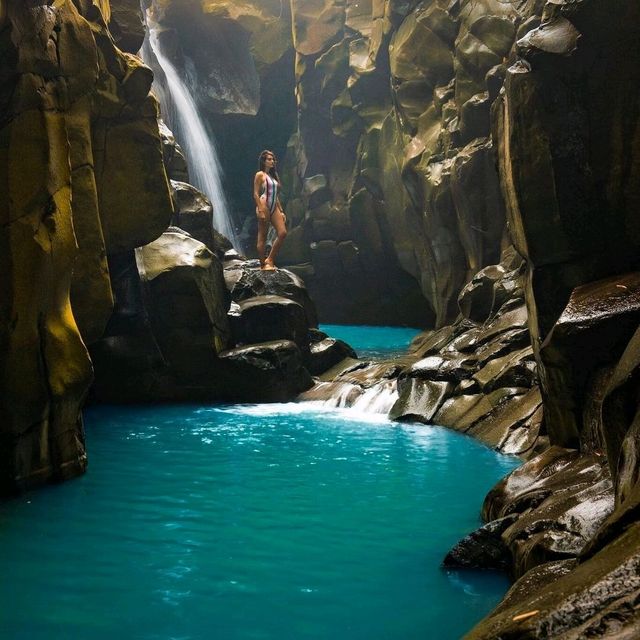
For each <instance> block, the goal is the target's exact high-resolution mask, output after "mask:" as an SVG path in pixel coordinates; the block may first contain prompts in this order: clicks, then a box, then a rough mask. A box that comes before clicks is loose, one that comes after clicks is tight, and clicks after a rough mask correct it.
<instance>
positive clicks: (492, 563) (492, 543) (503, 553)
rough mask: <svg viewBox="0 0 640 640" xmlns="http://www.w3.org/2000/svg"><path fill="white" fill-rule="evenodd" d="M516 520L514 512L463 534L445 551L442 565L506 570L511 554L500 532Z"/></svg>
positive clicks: (459, 567) (457, 567) (458, 567)
mask: <svg viewBox="0 0 640 640" xmlns="http://www.w3.org/2000/svg"><path fill="white" fill-rule="evenodd" d="M516 520H517V516H516V515H515V514H513V515H510V516H505V517H504V518H499V519H498V520H492V521H491V522H488V523H487V524H485V525H484V526H482V527H480V528H479V529H476V530H475V531H474V532H473V533H470V534H469V535H468V536H465V537H464V538H463V539H462V540H460V542H458V543H457V544H456V545H455V546H454V547H453V548H452V549H451V551H449V553H447V555H446V556H445V558H444V560H443V561H442V565H443V566H444V567H447V568H456V569H499V570H502V571H507V570H508V569H509V567H510V563H511V554H510V553H509V549H508V547H507V545H506V544H505V543H504V541H503V540H502V533H503V532H504V531H505V529H507V528H508V527H509V526H510V525H512V524H513V523H514V522H515V521H516Z"/></svg>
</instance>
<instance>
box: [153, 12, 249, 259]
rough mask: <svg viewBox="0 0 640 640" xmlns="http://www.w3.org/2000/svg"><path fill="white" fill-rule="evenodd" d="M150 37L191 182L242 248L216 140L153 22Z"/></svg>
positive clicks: (159, 86) (216, 222)
mask: <svg viewBox="0 0 640 640" xmlns="http://www.w3.org/2000/svg"><path fill="white" fill-rule="evenodd" d="M148 34H149V37H148V47H149V48H150V50H151V52H152V54H153V56H155V59H156V60H157V62H158V64H159V65H160V67H161V69H162V71H163V74H164V81H165V83H163V82H162V79H161V78H159V77H158V76H157V75H156V78H155V80H154V88H155V91H156V94H157V96H158V99H159V100H160V107H161V111H162V116H163V118H164V119H165V120H166V122H167V125H168V126H169V128H170V129H171V130H172V131H173V134H174V135H175V137H176V140H177V141H178V142H179V144H180V146H181V147H182V150H183V151H184V154H185V157H186V159H187V164H188V165H189V177H190V180H191V182H192V183H193V185H194V186H196V187H198V189H200V190H201V191H202V192H203V193H204V194H206V196H207V197H208V198H209V200H211V203H212V205H213V226H214V227H215V228H216V229H217V230H218V231H219V232H220V233H222V234H223V235H224V236H226V237H227V238H228V239H229V240H230V241H231V243H232V244H233V246H234V247H235V248H239V244H238V240H237V237H236V232H235V230H234V227H233V224H232V219H231V214H230V212H229V205H228V202H227V199H226V196H225V193H224V190H223V188H222V170H221V165H220V160H219V158H218V152H217V150H216V146H215V143H214V140H213V137H212V136H211V134H210V133H209V132H208V131H207V127H206V125H205V123H204V120H203V118H202V116H201V115H200V113H199V111H198V107H197V105H196V103H195V100H194V99H193V96H192V94H191V91H190V90H189V88H188V87H187V85H186V83H185V82H184V81H183V80H182V78H181V77H180V74H179V73H178V70H177V69H176V67H175V66H174V65H173V64H172V62H171V61H170V60H169V58H168V57H167V56H166V55H165V54H164V52H163V51H162V46H161V43H160V39H159V38H158V31H157V28H156V26H155V25H154V24H153V23H152V22H151V21H148ZM142 51H143V58H144V60H145V63H146V64H148V65H149V66H152V67H153V66H155V65H154V64H153V60H152V59H151V57H150V55H149V49H147V44H146V42H145V46H144V47H143V50H142Z"/></svg>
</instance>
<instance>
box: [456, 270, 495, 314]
mask: <svg viewBox="0 0 640 640" xmlns="http://www.w3.org/2000/svg"><path fill="white" fill-rule="evenodd" d="M504 273H505V272H504V269H503V268H502V267H501V266H500V265H491V266H489V267H485V268H484V269H482V270H480V271H479V272H478V273H477V274H476V275H475V276H473V278H472V280H471V282H469V284H467V285H466V286H465V287H464V288H463V289H462V291H461V292H460V295H459V296H458V306H459V307H460V313H462V315H463V316H464V317H465V318H468V319H469V320H473V321H474V322H484V321H485V320H487V318H488V317H489V315H490V314H491V310H492V309H493V303H494V286H495V283H496V281H497V280H498V279H499V278H500V276H502V275H504Z"/></svg>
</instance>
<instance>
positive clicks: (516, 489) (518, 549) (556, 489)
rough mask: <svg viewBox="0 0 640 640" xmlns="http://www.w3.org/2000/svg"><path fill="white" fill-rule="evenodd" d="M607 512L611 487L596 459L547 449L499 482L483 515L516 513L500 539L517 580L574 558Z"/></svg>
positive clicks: (605, 469) (609, 507)
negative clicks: (540, 566) (542, 566)
mask: <svg viewBox="0 0 640 640" xmlns="http://www.w3.org/2000/svg"><path fill="white" fill-rule="evenodd" d="M612 509H613V486H612V482H611V477H610V474H609V471H608V468H607V467H606V466H603V463H602V460H598V458H597V457H596V456H585V455H579V454H578V452H575V451H568V450H563V449H560V448H559V447H552V448H551V449H549V450H547V451H546V452H544V453H542V454H541V455H539V456H537V457H536V458H533V459H532V460H530V461H529V462H527V463H525V464H524V465H523V466H522V467H520V468H519V469H516V470H515V471H514V472H512V473H511V474H510V475H509V476H507V478H506V479H504V480H502V481H501V482H499V483H498V485H496V487H495V488H494V489H493V490H492V491H491V492H490V493H489V495H488V496H487V498H486V500H485V503H484V506H483V516H484V517H486V518H488V519H493V518H499V517H503V516H505V515H509V514H513V513H517V514H519V517H518V519H517V521H516V522H514V523H513V524H512V525H511V526H510V527H509V528H508V529H506V530H505V531H504V533H503V534H502V535H503V540H504V542H505V543H506V544H507V546H508V547H509V549H510V551H511V554H512V556H513V560H514V564H513V571H514V573H515V575H516V576H520V575H523V574H524V573H525V572H526V571H527V570H529V569H531V568H533V567H535V566H537V565H538V564H541V563H544V562H549V561H552V560H559V559H566V558H576V557H578V556H579V555H580V553H581V552H582V551H583V550H584V549H585V548H586V546H587V544H588V543H589V542H590V540H591V539H592V538H593V537H594V535H595V533H596V531H597V530H598V528H599V526H600V525H601V524H602V522H603V521H604V520H605V519H606V518H607V516H609V514H610V513H611V511H612Z"/></svg>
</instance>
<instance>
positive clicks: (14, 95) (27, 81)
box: [0, 0, 172, 493]
mask: <svg viewBox="0 0 640 640" xmlns="http://www.w3.org/2000/svg"><path fill="white" fill-rule="evenodd" d="M136 7H137V3H134V2H130V3H127V2H125V1H124V0H119V1H117V2H113V3H109V2H107V1H106V0H103V1H102V2H84V1H78V2H75V3H74V2H71V0H65V1H62V2H56V3H53V4H51V3H47V2H29V3H25V2H22V1H18V0H3V1H2V2H0V26H1V31H0V38H1V39H2V48H3V51H4V52H5V54H4V58H3V60H4V62H3V66H2V71H1V74H2V81H1V83H0V84H1V85H2V91H1V92H0V114H1V115H0V123H1V124H0V126H1V127H2V131H1V135H0V138H1V140H2V142H1V143H0V147H1V149H2V153H0V175H1V176H2V181H3V189H1V190H0V203H1V204H0V244H1V245H2V250H1V251H0V270H1V271H2V274H3V275H2V280H1V283H2V284H1V287H2V295H0V381H1V382H0V423H1V426H0V439H1V443H0V444H1V446H0V451H1V452H2V454H1V460H0V469H1V470H2V472H1V473H2V476H1V479H0V492H1V493H7V492H11V491H15V490H16V489H21V488H26V487H29V486H32V485H35V484H40V483H42V482H46V481H48V480H52V479H54V480H56V479H64V478H68V477H71V476H74V475H77V474H78V473H81V472H82V471H83V470H84V467H85V465H86V457H85V451H84V436H83V429H82V419H81V415H80V407H81V405H82V402H83V400H84V397H85V395H86V392H87V389H88V387H89V384H90V382H91V379H92V368H91V362H90V360H89V356H88V352H87V349H86V347H85V345H86V344H87V343H89V342H91V341H93V340H95V339H97V338H99V337H100V336H101V335H102V332H103V330H104V328H105V326H106V324H107V322H108V320H109V317H110V314H111V310H112V305H113V295H112V289H111V282H110V278H109V268H108V263H107V257H106V256H107V254H109V253H112V252H122V251H131V250H133V248H134V247H135V246H138V245H141V244H145V243H147V242H150V241H152V240H153V239H154V238H155V237H157V236H158V235H159V234H160V233H162V231H163V230H164V229H165V228H166V226H167V224H168V223H169V219H170V217H171V214H172V205H171V199H170V194H169V189H168V184H167V178H166V175H165V170H164V166H163V164H162V156H161V142H160V135H159V132H158V123H157V115H158V113H157V104H156V101H155V99H154V98H153V97H152V96H151V95H150V94H149V88H150V86H151V79H152V76H151V72H150V70H149V69H148V68H146V67H145V66H144V65H143V64H142V63H141V62H140V60H138V59H137V58H136V57H135V56H132V55H130V54H129V53H127V52H125V51H123V50H122V49H125V50H126V49H127V48H128V47H129V46H131V47H136V46H137V44H136V42H137V39H138V38H139V36H140V35H141V33H142V32H141V23H140V24H137V25H136V24H135V22H136V21H135V20H133V19H132V16H134V15H138V17H139V11H138V9H137V8H136ZM112 9H113V11H112ZM116 23H117V25H118V28H119V32H118V35H114V33H112V32H111V31H110V27H111V26H114V31H115V25H116ZM136 34H137V35H136ZM114 38H115V40H114ZM116 40H117V42H118V44H119V46H116V42H115V41H116Z"/></svg>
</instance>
